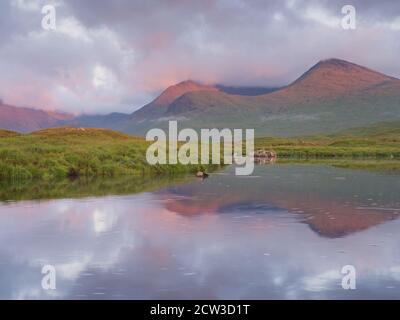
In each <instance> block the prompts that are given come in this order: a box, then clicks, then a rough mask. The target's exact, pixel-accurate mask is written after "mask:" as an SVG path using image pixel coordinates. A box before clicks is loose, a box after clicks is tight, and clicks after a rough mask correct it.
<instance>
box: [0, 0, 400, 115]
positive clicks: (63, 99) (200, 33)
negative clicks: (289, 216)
mask: <svg viewBox="0 0 400 320" xmlns="http://www.w3.org/2000/svg"><path fill="white" fill-rule="evenodd" d="M48 3H51V4H54V5H55V6H56V9H57V31H56V32H54V31H45V30H42V29H41V19H42V17H43V16H42V14H41V7H42V6H43V5H44V4H48ZM352 5H354V6H355V7H356V10H357V19H358V20H357V29H356V30H351V31H348V30H347V31H346V30H343V29H342V28H341V27H340V21H341V18H342V13H341V8H342V6H343V3H342V1H327V0H323V1H316V0H309V1H304V0H287V1H278V0H271V1H261V0H253V1H243V0H235V1H227V0H205V1H181V0H171V1H157V0H149V1H141V2H137V1H128V0H118V1H113V2H110V1H107V0H97V1H96V4H94V3H93V2H91V1H80V0H63V1H62V0H58V1H42V0H32V1H24V0H8V1H2V2H1V4H0V69H1V70H3V72H2V77H0V97H2V98H3V100H5V101H6V102H7V103H10V104H18V105H25V106H35V107H39V108H48V109H60V110H63V111H68V112H74V113H82V112H84V113H106V112H112V111H123V112H132V111H133V110H135V109H137V108H138V107H140V106H142V105H143V104H145V103H147V102H149V100H150V99H151V98H153V97H154V96H155V95H156V94H158V93H159V92H160V91H161V90H162V89H164V88H165V87H166V86H168V85H171V84H174V83H176V82H179V81H182V80H186V79H188V78H191V79H194V80H198V81H202V82H205V83H225V84H228V85H236V86H238V85H259V86H260V85H263V86H275V85H283V84H287V83H289V82H291V81H293V80H294V79H295V78H296V77H298V76H299V75H300V74H301V73H303V72H304V71H305V70H306V69H307V68H309V67H311V66H312V65H313V64H315V63H316V62H317V61H319V60H321V59H325V58H330V57H338V58H342V59H347V60H350V61H353V62H356V63H359V64H363V65H366V66H368V67H371V68H374V69H378V70H380V71H382V72H385V73H388V74H390V75H393V76H397V77H400V66H399V65H398V63H397V60H398V56H399V54H400V44H399V42H398V41H397V39H398V37H399V32H400V23H399V19H400V2H398V1H380V2H379V3H377V2H376V1H372V0H363V1H361V0H353V1H352Z"/></svg>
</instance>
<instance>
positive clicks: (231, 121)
mask: <svg viewBox="0 0 400 320" xmlns="http://www.w3.org/2000/svg"><path fill="white" fill-rule="evenodd" d="M229 88H231V89H229ZM265 90H266V91H265V92H260V91H258V93H257V94H250V95H249V94H236V93H238V92H240V90H239V91H238V89H237V88H236V89H235V88H234V87H224V86H221V85H209V84H201V83H198V82H195V81H193V80H187V81H182V82H180V83H177V84H175V85H172V86H170V87H168V88H166V89H165V90H164V91H163V92H162V93H161V94H160V95H159V96H158V97H156V98H155V99H154V100H153V101H151V102H150V103H148V104H146V105H145V106H143V107H142V108H140V109H139V110H136V111H134V112H132V113H131V114H121V113H112V114H109V115H103V116H102V115H97V116H96V115H94V116H88V115H86V116H80V117H76V118H74V119H72V120H70V119H67V120H63V121H59V122H58V123H59V124H60V123H61V124H62V125H71V126H76V127H87V126H89V127H100V128H107V129H113V130H119V131H123V132H126V133H131V134H136V135H138V134H139V135H144V134H145V133H146V132H147V131H148V130H149V129H151V128H153V127H159V128H162V129H165V128H167V126H168V121H169V120H179V122H180V125H181V126H184V127H191V128H194V129H200V128H202V127H215V128H224V127H227V128H254V129H256V135H257V136H265V135H270V136H293V135H307V134H317V133H334V132H338V131H340V130H345V129H348V128H352V127H361V126H365V125H370V124H373V123H375V122H382V121H391V120H397V119H400V80H399V79H397V78H394V77H391V76H387V75H385V74H383V73H380V72H378V71H374V70H372V69H369V68H367V67H364V66H361V65H358V64H355V63H352V62H348V61H345V60H341V59H336V58H331V59H325V60H321V61H319V62H318V63H316V64H315V65H314V66H312V67H311V68H309V69H308V70H307V71H306V72H304V73H303V74H302V75H301V76H300V77H298V78H297V79H296V80H294V81H293V82H291V83H290V84H288V85H287V86H284V87H281V88H272V89H267V88H265ZM243 93H246V91H243Z"/></svg>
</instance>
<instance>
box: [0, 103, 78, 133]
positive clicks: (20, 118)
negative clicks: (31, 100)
mask: <svg viewBox="0 0 400 320" xmlns="http://www.w3.org/2000/svg"><path fill="white" fill-rule="evenodd" d="M72 118H73V116H72V115H70V114H66V113H58V112H49V111H43V110H36V109H31V108H21V107H15V106H10V105H7V104H4V103H2V102H0V128H1V129H7V130H13V131H19V132H30V131H35V130H39V129H43V128H49V127H53V126H57V125H58V124H59V122H60V121H67V120H71V119H72Z"/></svg>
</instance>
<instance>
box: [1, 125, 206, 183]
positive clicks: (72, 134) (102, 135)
mask: <svg viewBox="0 0 400 320" xmlns="http://www.w3.org/2000/svg"><path fill="white" fill-rule="evenodd" d="M148 146H149V142H146V141H145V140H144V139H143V138H138V137H132V136H128V135H125V134H122V133H118V132H115V131H110V130H102V129H75V128H57V129H47V130H42V131H38V132H34V133H31V134H27V135H18V134H11V133H8V134H4V135H1V136H0V181H10V180H14V181H25V180H32V179H35V180H52V179H61V178H67V177H69V178H78V177H116V176H157V175H158V176H160V175H162V176H166V175H175V174H182V173H192V172H196V171H197V170H213V169H214V167H213V166H211V165H210V166H201V165H198V166H197V165H191V166H185V165H180V164H178V165H154V166H151V165H149V164H148V163H147V161H146V150H147V147H148Z"/></svg>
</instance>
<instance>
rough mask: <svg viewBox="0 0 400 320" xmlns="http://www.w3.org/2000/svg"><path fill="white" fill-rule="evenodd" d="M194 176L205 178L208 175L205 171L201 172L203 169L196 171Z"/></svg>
mask: <svg viewBox="0 0 400 320" xmlns="http://www.w3.org/2000/svg"><path fill="white" fill-rule="evenodd" d="M196 177H197V178H207V177H208V173H205V172H203V171H198V172H197V173H196Z"/></svg>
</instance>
